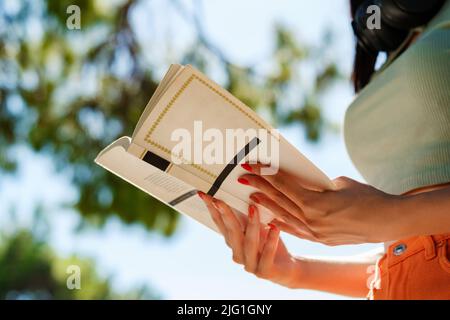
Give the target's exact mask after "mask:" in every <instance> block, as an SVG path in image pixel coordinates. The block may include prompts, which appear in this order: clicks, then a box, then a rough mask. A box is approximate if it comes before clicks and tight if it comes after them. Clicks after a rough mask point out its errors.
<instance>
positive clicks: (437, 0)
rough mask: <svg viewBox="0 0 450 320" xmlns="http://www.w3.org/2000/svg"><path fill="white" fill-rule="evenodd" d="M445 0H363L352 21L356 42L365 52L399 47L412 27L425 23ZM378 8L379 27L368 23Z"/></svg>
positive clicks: (383, 50) (386, 50) (385, 50)
mask: <svg viewBox="0 0 450 320" xmlns="http://www.w3.org/2000/svg"><path fill="white" fill-rule="evenodd" d="M445 1H446V0H366V1H364V2H363V3H362V4H361V5H360V6H359V7H358V8H357V10H356V13H355V17H354V19H353V21H352V27H353V31H354V33H355V35H356V37H357V39H358V45H359V46H361V47H362V48H363V49H364V50H365V51H367V52H368V53H378V52H391V51H394V50H395V49H397V48H398V47H400V45H401V44H402V43H403V42H404V41H405V40H406V39H407V38H408V35H409V34H410V32H411V30H412V29H414V28H417V27H419V26H422V25H424V24H426V23H428V22H429V21H430V20H431V19H432V18H433V17H434V16H435V15H436V14H437V13H438V12H439V10H440V9H441V7H442V5H443V4H444V2H445ZM373 5H375V6H378V8H380V12H381V16H380V18H381V19H380V20H381V21H380V25H379V27H380V28H378V29H377V28H371V29H369V26H368V23H367V22H368V19H369V18H371V17H372V16H373V15H374V14H375V12H376V11H373V10H370V9H371V8H370V6H373Z"/></svg>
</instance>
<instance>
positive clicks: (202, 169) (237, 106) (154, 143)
mask: <svg viewBox="0 0 450 320" xmlns="http://www.w3.org/2000/svg"><path fill="white" fill-rule="evenodd" d="M193 80H198V81H199V82H200V83H201V84H203V85H205V86H206V87H207V88H208V89H210V90H211V91H213V92H214V93H216V94H217V95H219V96H220V97H221V98H222V99H224V100H225V101H226V102H228V103H229V104H230V105H231V106H233V107H234V108H236V109H237V110H238V111H240V112H241V113H242V114H244V115H245V116H246V117H248V118H249V119H250V120H252V121H253V122H254V123H255V124H256V125H258V126H259V127H260V128H262V129H264V128H265V126H264V125H263V124H262V123H261V122H260V121H258V119H255V117H253V116H252V115H251V114H250V113H248V112H247V111H245V110H244V109H243V108H242V107H241V106H239V105H238V104H237V103H236V102H234V101H232V100H231V99H230V98H228V97H227V96H225V95H224V94H223V93H222V92H220V91H219V90H218V89H217V88H215V87H213V86H212V85H211V84H209V83H208V82H206V81H205V80H203V79H202V78H200V77H199V76H197V75H195V74H192V75H191V76H190V77H189V78H188V80H186V82H185V83H184V84H183V85H182V86H181V88H180V89H179V90H178V91H177V93H175V95H174V96H173V97H172V99H171V100H170V101H169V103H168V104H167V106H166V107H165V108H164V109H163V110H162V112H161V113H160V114H159V115H158V118H156V120H155V122H154V123H153V125H152V126H151V127H150V130H149V131H148V133H147V135H146V136H145V139H144V140H145V141H146V142H148V143H150V144H151V145H152V146H154V147H156V148H158V149H160V150H161V151H163V152H165V153H167V154H168V155H171V156H175V157H177V158H179V159H180V160H184V159H182V158H180V157H179V156H178V155H175V154H173V153H172V152H171V151H170V150H169V149H167V148H166V147H164V146H162V145H160V144H159V143H157V142H155V141H153V140H151V139H150V136H151V135H152V133H153V132H154V131H155V130H156V127H157V126H158V125H159V123H160V122H161V120H162V119H163V118H164V116H165V115H166V114H167V112H168V111H169V110H170V108H172V106H173V105H174V104H175V102H176V101H177V99H178V98H179V97H180V95H181V94H182V93H183V92H184V91H185V90H186V88H187V87H188V86H189V85H190V84H191V83H192V81H193ZM186 164H188V165H190V166H192V167H193V168H195V169H197V170H199V171H200V172H203V173H204V174H206V175H208V176H210V177H211V178H213V179H216V178H217V175H215V174H214V173H212V172H210V171H209V170H206V169H205V168H203V167H202V166H200V165H197V164H195V163H186Z"/></svg>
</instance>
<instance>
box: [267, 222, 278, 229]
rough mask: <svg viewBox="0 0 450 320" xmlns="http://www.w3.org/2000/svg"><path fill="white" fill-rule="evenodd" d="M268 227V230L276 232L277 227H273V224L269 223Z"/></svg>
mask: <svg viewBox="0 0 450 320" xmlns="http://www.w3.org/2000/svg"><path fill="white" fill-rule="evenodd" d="M268 226H269V228H270V230H276V229H277V226H276V225H274V224H273V223H269V224H268Z"/></svg>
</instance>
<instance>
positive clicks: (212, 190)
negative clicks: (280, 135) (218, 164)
mask: <svg viewBox="0 0 450 320" xmlns="http://www.w3.org/2000/svg"><path fill="white" fill-rule="evenodd" d="M260 142H261V140H259V139H258V138H257V137H255V138H253V139H252V140H251V141H250V142H249V143H248V144H247V145H246V146H245V147H244V148H243V149H242V150H241V151H239V152H238V153H237V154H236V155H235V156H234V158H233V159H232V160H231V161H230V162H229V163H228V164H227V165H226V166H225V168H224V169H223V170H222V172H221V173H220V174H219V176H218V177H217V178H216V180H215V181H214V183H213V184H212V186H211V188H210V189H209V191H208V194H209V195H210V196H211V197H214V195H215V194H216V193H217V191H219V188H220V186H221V185H222V183H223V182H224V181H225V179H226V178H227V177H228V175H229V174H230V173H231V171H233V169H234V168H235V167H236V166H237V165H238V163H239V162H241V161H242V160H244V159H245V157H246V156H247V155H248V154H249V153H250V151H252V150H253V149H254V148H255V147H256V146H258V144H260Z"/></svg>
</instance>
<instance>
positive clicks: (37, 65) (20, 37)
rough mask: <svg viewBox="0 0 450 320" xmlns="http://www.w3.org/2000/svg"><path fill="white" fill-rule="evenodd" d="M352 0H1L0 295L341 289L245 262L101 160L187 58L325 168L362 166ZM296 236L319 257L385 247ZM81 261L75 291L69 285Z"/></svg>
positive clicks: (186, 295) (278, 294)
mask: <svg viewBox="0 0 450 320" xmlns="http://www.w3.org/2000/svg"><path fill="white" fill-rule="evenodd" d="M347 2H348V1H347V0H316V1H306V0H305V1H298V0H281V1H264V2H262V1H257V0H246V1H239V0H227V1H224V0H203V1H202V0H28V1H27V0H2V1H0V298H1V299H121V298H137V299H197V298H199V299H201V298H203V299H340V298H344V297H339V296H335V295H331V294H326V293H320V292H313V291H305V290H290V289H286V288H283V287H280V286H277V285H274V284H272V283H270V282H266V281H263V280H259V279H257V278H256V277H254V276H252V275H250V274H247V273H246V272H245V271H244V270H243V269H242V267H240V266H238V265H236V264H234V263H233V262H232V259H231V252H230V251H229V249H228V248H227V247H226V246H225V244H224V241H223V239H222V238H220V237H219V236H217V235H216V234H213V233H212V232H211V231H210V230H208V229H206V228H205V227H203V226H201V225H198V224H197V223H195V222H194V221H192V220H190V219H189V218H187V217H182V216H180V215H179V214H177V213H175V212H173V211H171V210H170V209H169V208H167V207H165V206H164V205H161V204H160V203H158V202H157V201H156V200H154V199H152V198H150V197H149V196H147V195H146V194H144V193H143V192H141V191H139V190H137V189H136V188H133V187H132V186H131V185H129V184H127V183H126V182H124V181H122V180H121V179H119V178H116V177H115V176H113V175H112V174H109V173H107V172H106V171H105V170H103V169H101V168H100V167H98V166H96V165H95V164H94V163H93V159H94V158H95V156H96V154H97V153H98V152H99V151H100V150H101V149H102V148H103V147H104V146H106V145H107V144H109V143H110V142H111V141H113V140H114V139H115V138H117V137H119V136H122V135H131V133H132V131H133V128H134V125H135V124H136V123H137V120H138V118H139V116H140V114H141V112H142V111H143V109H144V107H145V105H146V103H147V101H148V100H149V99H150V97H151V95H152V93H153V91H154V90H155V89H156V86H157V84H158V82H159V80H160V79H161V78H162V76H163V75H164V73H165V71H166V70H167V68H168V66H169V65H170V64H171V63H183V64H187V63H189V64H192V65H194V66H195V67H197V68H199V69H201V70H202V71H203V72H205V73H206V74H207V75H208V76H209V77H210V78H212V79H214V80H215V81H216V82H218V83H219V84H221V85H222V86H224V87H225V88H227V89H228V90H229V91H231V92H232V93H233V94H234V95H235V96H237V97H238V98H239V99H241V100H242V101H243V102H245V103H246V104H247V105H249V106H250V107H252V108H254V109H255V110H257V112H259V113H260V114H261V115H262V116H263V117H264V118H265V119H267V120H268V121H269V122H271V123H272V124H274V126H276V127H277V128H279V130H280V131H281V132H282V134H284V135H285V136H286V137H287V138H288V140H290V141H291V142H292V143H293V144H294V145H296V146H297V147H298V148H299V149H300V150H301V151H302V152H303V153H304V154H305V155H306V156H307V157H309V158H310V159H311V160H312V161H313V162H315V163H316V164H317V165H318V166H319V167H320V168H321V169H323V170H324V171H325V172H326V173H327V174H328V175H329V176H330V177H336V176H340V175H347V176H350V177H352V178H355V179H358V180H361V179H360V176H359V175H358V173H357V172H356V171H355V169H354V168H353V166H352V163H351V161H350V160H349V158H348V156H347V154H346V151H345V146H344V144H343V140H342V132H341V129H342V121H343V116H344V112H345V109H346V107H347V106H348V105H349V103H350V102H351V100H352V99H353V91H352V88H351V85H350V82H349V77H350V72H351V66H352V55H353V49H354V43H353V36H352V31H351V27H350V20H349V19H350V18H349V7H348V3H347ZM71 5H76V6H77V7H75V9H74V7H73V6H72V7H70V6H71ZM69 7H70V8H69ZM68 8H69V9H68ZM77 8H79V13H80V15H79V18H80V19H79V20H77V17H76V16H73V14H77V11H78V9H77ZM78 22H79V24H78V25H77V23H78ZM285 240H286V242H287V245H288V247H289V248H290V249H291V251H292V252H294V253H295V254H297V255H308V256H311V255H313V256H320V255H327V256H339V257H341V256H348V255H352V254H359V253H363V252H365V251H367V250H369V249H373V248H374V247H375V245H359V246H342V247H326V246H323V245H319V244H314V243H310V242H307V241H301V240H297V239H294V238H292V237H288V236H286V237H285ZM70 265H77V266H79V267H80V270H81V289H80V290H77V289H74V290H70V289H68V288H67V285H66V281H67V277H68V276H69V275H70V274H68V273H67V272H68V267H69V266H70Z"/></svg>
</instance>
